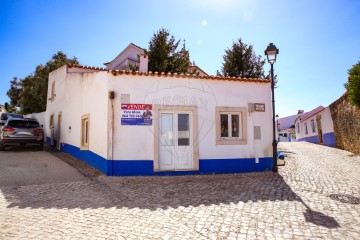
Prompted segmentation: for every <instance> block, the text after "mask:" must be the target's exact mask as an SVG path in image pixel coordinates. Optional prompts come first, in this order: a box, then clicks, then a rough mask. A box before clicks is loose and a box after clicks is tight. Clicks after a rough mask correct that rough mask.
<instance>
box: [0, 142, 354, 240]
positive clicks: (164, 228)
mask: <svg viewBox="0 0 360 240" xmlns="http://www.w3.org/2000/svg"><path fill="white" fill-rule="evenodd" d="M279 148H280V149H281V150H282V151H283V152H284V153H285V154H286V155H287V157H286V158H285V159H286V165H285V166H282V167H279V174H274V173H272V172H265V173H245V174H237V175H197V176H171V177H106V176H104V175H101V174H96V173H95V174H92V173H91V170H89V169H87V167H84V166H83V165H82V164H79V163H77V162H74V161H73V160H71V158H66V156H65V157H64V155H63V154H62V153H54V154H55V155H58V156H59V157H63V158H65V161H66V162H68V163H69V164H70V165H73V166H74V167H75V168H77V169H78V170H79V172H80V173H82V174H83V175H85V176H86V177H87V180H86V181H72V182H69V181H67V182H64V183H52V184H41V185H26V186H25V185H24V186H14V185H11V184H9V185H6V186H0V239H360V204H354V203H356V201H357V203H359V201H358V199H356V198H355V197H357V198H359V197H360V157H359V156H354V155H353V154H351V153H349V152H346V151H342V150H338V149H335V148H329V147H324V146H320V145H314V144H310V143H304V142H299V143H280V144H279ZM1 154H2V153H0V159H1V157H2V155H1ZM0 161H1V160H0ZM89 179H90V180H89ZM332 194H346V195H349V196H348V197H347V198H346V196H342V197H341V196H339V197H338V199H339V200H342V201H339V200H337V199H336V195H332ZM331 196H333V197H331ZM334 196H335V197H334ZM351 196H352V197H354V199H351ZM347 200H353V203H346V201H347Z"/></svg>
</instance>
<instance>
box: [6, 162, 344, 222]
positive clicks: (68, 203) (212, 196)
mask: <svg viewBox="0 0 360 240" xmlns="http://www.w3.org/2000/svg"><path fill="white" fill-rule="evenodd" d="M68 161H69V162H71V159H70V160H68ZM82 167H83V166H82ZM80 172H81V171H80ZM90 172H91V171H90ZM90 178H91V180H92V181H80V182H70V183H58V184H48V185H47V184H44V185H31V186H20V187H9V186H8V187H1V191H2V194H3V195H4V196H5V199H6V201H7V204H6V207H7V208H35V209H37V208H42V209H49V208H57V209H75V208H78V209H88V208H90V209H98V208H129V209H130V208H138V209H147V210H156V209H158V208H160V209H168V208H178V207H188V206H193V207H197V206H210V205H220V204H232V203H233V204H237V203H239V202H245V203H246V202H259V201H262V202H264V201H298V202H301V203H302V204H303V205H304V210H306V212H305V213H304V217H305V219H306V221H308V222H312V223H314V224H316V225H321V226H324V227H327V228H335V227H338V226H339V225H338V223H337V222H336V221H335V219H333V218H332V217H328V216H326V215H324V214H323V213H320V212H315V211H312V210H311V209H310V208H309V207H308V206H307V205H306V204H305V203H304V202H303V201H302V199H300V198H299V197H298V196H297V195H296V194H295V193H294V192H293V191H292V189H291V188H290V187H289V186H288V184H287V183H286V182H285V181H284V179H283V178H282V176H281V175H279V174H275V173H272V172H262V173H243V174H237V175H234V174H226V175H192V176H171V177H169V176H166V177H160V176H157V177H107V176H104V175H101V174H98V175H96V174H95V175H93V176H90Z"/></svg>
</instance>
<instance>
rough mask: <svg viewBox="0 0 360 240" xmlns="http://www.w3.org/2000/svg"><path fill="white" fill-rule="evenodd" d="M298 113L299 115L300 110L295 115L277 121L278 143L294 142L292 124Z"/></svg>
mask: <svg viewBox="0 0 360 240" xmlns="http://www.w3.org/2000/svg"><path fill="white" fill-rule="evenodd" d="M300 113H301V110H299V111H298V114H296V115H291V116H287V117H283V118H279V119H277V130H278V141H279V142H292V141H295V140H296V135H295V126H294V122H295V119H296V118H297V117H298V116H299V114H300Z"/></svg>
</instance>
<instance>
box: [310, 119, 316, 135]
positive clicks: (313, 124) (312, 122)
mask: <svg viewBox="0 0 360 240" xmlns="http://www.w3.org/2000/svg"><path fill="white" fill-rule="evenodd" d="M311 130H312V132H313V133H314V132H315V130H316V129H315V121H314V119H312V120H311Z"/></svg>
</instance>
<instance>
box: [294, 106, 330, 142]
mask: <svg viewBox="0 0 360 240" xmlns="http://www.w3.org/2000/svg"><path fill="white" fill-rule="evenodd" d="M294 125H295V133H296V139H297V141H306V142H312V143H318V144H324V145H326V146H331V147H334V146H336V144H335V135H334V125H333V121H332V118H331V113H330V109H329V107H326V108H325V107H323V106H319V107H317V108H315V109H313V110H311V111H310V112H306V113H303V114H301V115H300V116H298V117H297V118H296V120H295V124H294Z"/></svg>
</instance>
